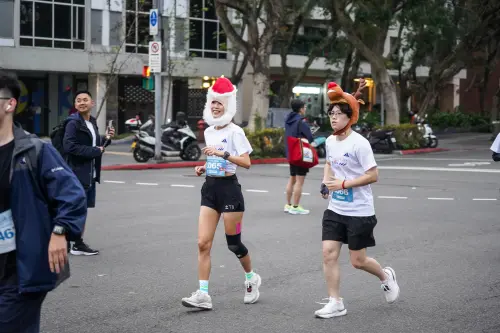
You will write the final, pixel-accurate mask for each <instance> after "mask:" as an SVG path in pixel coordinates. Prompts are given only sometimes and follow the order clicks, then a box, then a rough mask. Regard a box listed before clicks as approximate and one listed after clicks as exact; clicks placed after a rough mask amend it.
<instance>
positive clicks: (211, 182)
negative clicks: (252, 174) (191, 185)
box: [201, 175, 245, 213]
mask: <svg viewBox="0 0 500 333" xmlns="http://www.w3.org/2000/svg"><path fill="white" fill-rule="evenodd" d="M201 205H202V206H207V207H210V208H212V209H214V210H216V211H217V212H219V213H225V212H227V213H230V212H244V211H245V200H244V199H243V193H242V192H241V185H240V183H238V178H237V177H236V175H232V176H228V177H206V180H205V183H204V184H203V186H202V188H201Z"/></svg>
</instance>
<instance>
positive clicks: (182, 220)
mask: <svg viewBox="0 0 500 333" xmlns="http://www.w3.org/2000/svg"><path fill="white" fill-rule="evenodd" d="M490 156H491V155H490V153H489V152H488V151H487V150H474V151H470V150H463V151H461V152H460V153H455V154H453V153H451V152H445V153H436V154H428V155H423V156H417V157H414V156H412V157H409V158H407V157H403V156H399V157H398V156H385V157H384V159H380V158H379V166H380V168H381V170H380V181H379V183H377V184H376V185H374V186H373V190H374V195H375V197H376V199H375V204H376V212H377V216H378V220H379V223H378V225H377V227H376V229H375V238H376V240H377V246H376V247H375V248H372V249H370V250H369V254H370V255H372V256H374V257H375V258H377V259H378V260H379V261H380V262H381V264H382V265H390V266H391V267H393V268H394V269H395V271H396V273H397V276H398V280H399V284H400V287H401V298H400V300H399V301H398V302H397V303H396V304H393V305H388V304H386V303H385V300H384V298H383V295H382V291H381V289H380V285H379V282H378V281H377V279H376V278H374V277H372V276H370V275H368V274H367V273H365V272H362V271H357V270H355V269H354V268H352V266H351V265H350V264H349V261H348V251H347V248H344V249H343V253H342V254H341V275H342V281H341V293H342V296H343V297H344V301H345V305H346V307H347V311H348V313H347V316H345V317H341V318H336V319H328V320H322V319H316V318H314V314H313V313H314V311H315V310H317V309H319V308H320V307H321V306H322V305H319V304H317V303H316V302H321V299H322V298H324V297H327V294H326V287H325V283H324V280H323V274H322V265H321V217H322V214H323V211H324V209H325V208H326V206H327V201H325V200H322V199H320V198H319V196H318V195H317V192H318V188H319V182H320V180H321V178H322V175H321V172H322V170H321V167H318V168H314V169H313V170H312V171H311V172H310V174H309V175H308V178H307V181H306V184H305V187H304V193H305V195H304V196H303V200H302V204H303V205H304V206H305V207H306V208H308V209H311V214H310V215H308V216H291V215H288V214H285V213H283V212H282V208H283V204H284V203H285V202H284V194H283V192H284V187H285V184H286V181H287V171H288V170H287V168H286V166H280V165H262V166H261V165H259V166H254V167H252V168H251V170H249V171H246V170H239V173H238V174H239V178H240V182H241V184H242V187H243V189H244V191H245V193H244V195H245V200H246V207H247V212H246V215H245V219H244V222H243V232H242V235H243V241H244V243H245V245H246V246H247V247H248V249H249V250H250V253H251V255H252V260H253V263H254V267H255V271H256V272H258V273H259V274H261V276H262V278H263V284H262V287H261V299H260V301H259V302H258V303H257V304H253V305H244V304H243V295H244V285H243V282H244V274H243V271H242V269H241V268H240V266H239V263H238V262H237V260H236V258H235V257H234V255H233V254H232V253H231V252H229V251H228V250H227V246H226V244H225V238H224V231H223V228H222V226H220V227H219V229H218V231H217V235H216V239H215V243H214V247H213V250H212V276H211V280H210V293H211V295H212V299H213V303H214V310H213V311H211V312H198V311H196V310H194V311H193V310H190V309H187V308H184V307H183V306H182V305H181V302H180V300H181V298H182V297H185V296H189V295H190V293H191V292H193V291H195V290H196V289H197V288H198V281H197V270H196V262H197V254H196V251H197V248H196V239H197V218H198V210H199V202H200V188H201V185H202V181H203V178H197V177H193V176H192V170H191V169H169V170H155V171H152V170H151V171H106V172H104V174H103V178H104V180H105V182H103V183H102V184H101V185H100V186H98V195H97V198H98V203H97V208H95V209H94V210H91V211H90V215H89V220H88V224H87V231H86V240H87V241H88V243H89V244H90V245H91V246H93V247H96V248H98V249H100V250H101V254H100V255H99V256H95V257H71V265H72V274H73V276H72V278H71V279H70V280H68V281H66V282H65V283H64V284H63V285H62V286H61V287H60V288H59V289H57V290H56V291H54V292H52V293H50V294H49V296H48V297H47V301H46V303H45V305H44V308H43V313H42V331H43V332H53V333H56V332H79V333H86V332H89V333H95V332H120V333H124V332H148V333H149V332H151V333H156V332H158V333H160V332H176V333H183V332H189V333H192V332H221V333H223V332H233V331H235V332H249V333H250V332H251V333H256V332H308V333H309V332H332V331H335V332H345V333H351V332H352V333H361V332H367V333H371V332H398V333H400V332H401V333H402V332H411V333H416V332H425V333H435V332H436V333H437V332H481V333H483V332H488V333H493V332H500V306H499V304H500V303H499V302H500V301H499V300H500V242H499V241H498V240H499V239H500V218H499V216H500V192H499V188H500V163H496V164H494V162H492V161H491V159H490ZM474 161H476V162H483V163H487V162H488V161H490V162H491V163H490V164H466V165H465V166H464V165H463V164H465V163H467V162H469V163H472V162H474ZM450 164H454V165H450ZM457 164H462V165H459V166H456V165H457ZM457 169H458V170H459V171H456V170H457ZM480 170H483V171H480Z"/></svg>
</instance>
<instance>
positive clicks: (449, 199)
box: [427, 198, 455, 201]
mask: <svg viewBox="0 0 500 333" xmlns="http://www.w3.org/2000/svg"><path fill="white" fill-rule="evenodd" d="M427 200H447V201H451V200H455V198H427Z"/></svg>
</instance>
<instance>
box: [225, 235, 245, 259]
mask: <svg viewBox="0 0 500 333" xmlns="http://www.w3.org/2000/svg"><path fill="white" fill-rule="evenodd" d="M226 241H227V247H228V248H229V251H231V252H233V253H234V254H236V256H237V257H238V259H241V258H243V257H244V256H246V255H247V254H248V249H247V248H246V247H245V245H243V243H242V242H241V234H237V235H227V234H226Z"/></svg>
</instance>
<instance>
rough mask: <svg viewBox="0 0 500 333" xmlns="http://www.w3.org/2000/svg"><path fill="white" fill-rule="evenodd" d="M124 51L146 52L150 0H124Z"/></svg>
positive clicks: (148, 37) (148, 38)
mask: <svg viewBox="0 0 500 333" xmlns="http://www.w3.org/2000/svg"><path fill="white" fill-rule="evenodd" d="M126 2H127V4H126V8H127V10H126V13H125V17H126V27H125V52H129V53H148V47H149V40H150V38H151V37H150V36H149V10H150V9H151V8H152V0H127V1H126Z"/></svg>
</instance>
